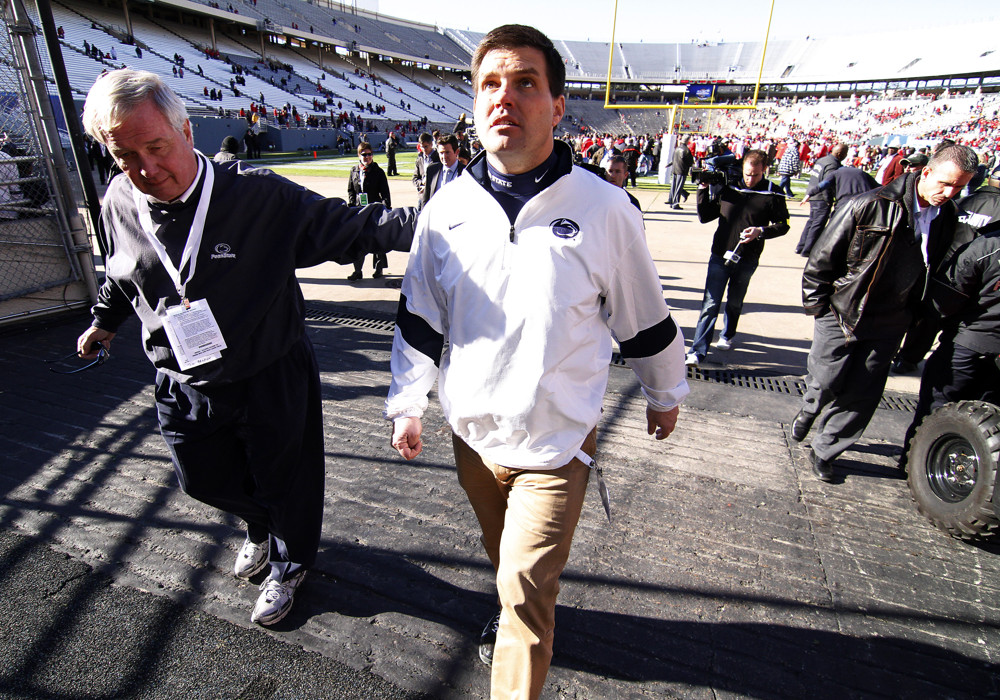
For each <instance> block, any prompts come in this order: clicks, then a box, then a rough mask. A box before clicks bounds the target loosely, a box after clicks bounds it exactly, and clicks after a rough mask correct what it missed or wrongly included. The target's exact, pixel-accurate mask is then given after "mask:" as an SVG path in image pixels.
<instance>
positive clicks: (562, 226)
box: [549, 218, 580, 238]
mask: <svg viewBox="0 0 1000 700" xmlns="http://www.w3.org/2000/svg"><path fill="white" fill-rule="evenodd" d="M549 229H550V230H551V231H552V233H553V234H555V236H556V237H557V238H576V237H577V235H578V234H579V233H580V225H579V224H577V223H576V222H575V221H573V220H572V219H566V218H561V219H555V220H554V221H553V222H552V223H550V224H549Z"/></svg>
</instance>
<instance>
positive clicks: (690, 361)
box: [684, 352, 701, 367]
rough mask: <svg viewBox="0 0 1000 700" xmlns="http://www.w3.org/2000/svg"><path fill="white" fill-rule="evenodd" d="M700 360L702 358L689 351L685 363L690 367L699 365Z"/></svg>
mask: <svg viewBox="0 0 1000 700" xmlns="http://www.w3.org/2000/svg"><path fill="white" fill-rule="evenodd" d="M700 361H701V360H699V359H698V356H697V355H695V354H694V353H693V352H689V353H688V354H687V357H685V358H684V364H685V365H687V366H688V367H697V366H698V363H699V362H700Z"/></svg>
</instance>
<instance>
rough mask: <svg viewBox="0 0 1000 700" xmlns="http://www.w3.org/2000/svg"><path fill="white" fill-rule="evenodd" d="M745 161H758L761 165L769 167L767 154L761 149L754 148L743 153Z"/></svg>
mask: <svg viewBox="0 0 1000 700" xmlns="http://www.w3.org/2000/svg"><path fill="white" fill-rule="evenodd" d="M743 162H744V163H756V164H757V165H760V166H761V167H767V154H766V153H764V151H759V150H757V149H756V148H754V149H752V150H749V151H747V152H746V153H744V154H743Z"/></svg>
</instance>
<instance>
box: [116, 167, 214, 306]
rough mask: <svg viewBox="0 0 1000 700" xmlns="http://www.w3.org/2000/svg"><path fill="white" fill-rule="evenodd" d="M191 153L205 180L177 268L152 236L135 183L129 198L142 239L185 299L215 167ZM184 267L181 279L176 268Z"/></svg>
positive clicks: (145, 204) (145, 206)
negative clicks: (184, 271)
mask: <svg viewBox="0 0 1000 700" xmlns="http://www.w3.org/2000/svg"><path fill="white" fill-rule="evenodd" d="M195 153H196V156H197V157H198V158H200V159H201V161H202V163H203V164H204V169H205V182H204V184H203V185H202V188H201V196H200V197H199V198H198V208H197V209H196V210H195V213H194V221H192V222H191V230H190V231H189V232H188V236H187V240H186V241H185V242H184V251H183V252H182V253H181V264H180V266H179V267H177V266H175V265H174V262H173V260H171V259H170V256H169V255H168V254H167V249H166V247H164V245H163V243H162V242H161V241H160V239H159V238H157V237H156V232H155V229H154V228H153V220H152V217H151V216H150V213H149V207H150V204H149V200H147V199H146V196H145V195H144V194H143V193H142V192H140V191H139V190H138V189H137V188H136V187H135V185H133V186H132V198H133V201H134V202H135V208H136V211H137V212H138V214H139V224H140V226H141V227H142V230H143V233H145V234H146V238H148V239H149V243H150V245H151V246H153V250H155V251H156V256H157V257H158V258H159V259H160V263H162V264H163V267H164V269H165V270H166V271H167V274H168V275H170V280H171V281H172V282H173V283H174V287H175V288H176V289H177V294H179V295H180V297H181V299H186V296H185V293H184V292H185V289H186V288H187V285H188V282H190V281H191V279H192V278H193V277H194V269H195V264H196V263H197V262H198V250H199V249H200V248H201V239H202V236H203V235H204V233H205V220H206V219H207V218H208V205H209V202H210V201H211V199H212V186H213V185H214V184H215V170H214V169H213V168H212V164H211V163H209V162H208V159H207V158H205V156H204V155H202V154H201V153H198V152H197V151H195ZM185 266H186V267H187V269H188V273H187V277H186V278H184V279H183V280H182V279H181V273H180V271H181V270H183V269H184V268H185Z"/></svg>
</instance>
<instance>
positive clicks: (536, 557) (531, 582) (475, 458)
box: [452, 428, 597, 700]
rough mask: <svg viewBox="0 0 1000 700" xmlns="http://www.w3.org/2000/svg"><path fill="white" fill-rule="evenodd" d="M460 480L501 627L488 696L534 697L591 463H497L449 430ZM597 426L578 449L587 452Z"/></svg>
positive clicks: (549, 654) (510, 699)
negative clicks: (478, 532)
mask: <svg viewBox="0 0 1000 700" xmlns="http://www.w3.org/2000/svg"><path fill="white" fill-rule="evenodd" d="M452 442H453V444H454V447H455V464H456V466H457V468H458V481H459V483H460V484H461V485H462V488H464V489H465V492H466V494H468V496H469V502H470V503H471V504H472V509H473V510H474V511H475V513H476V517H477V518H478V519H479V525H480V527H481V528H482V530H483V537H482V542H483V546H484V547H485V548H486V554H487V555H488V556H489V558H490V561H491V562H492V563H493V568H494V569H495V570H496V572H497V593H498V594H499V596H500V606H501V609H502V612H501V615H500V628H499V630H498V631H497V641H496V646H495V647H494V650H493V670H492V675H491V679H490V697H491V698H494V699H502V700H515V699H516V700H534V699H535V698H537V697H538V696H539V695H540V694H541V692H542V686H543V685H544V683H545V676H546V675H547V674H548V672H549V663H550V662H551V660H552V638H553V631H554V629H555V611H556V596H557V595H558V593H559V576H560V574H562V570H563V568H564V567H565V566H566V560H567V559H568V558H569V550H570V545H571V544H572V542H573V532H574V531H575V530H576V524H577V521H578V520H579V519H580V510H581V508H582V507H583V499H584V496H585V495H586V492H587V480H588V478H589V477H590V469H589V467H587V465H585V464H584V463H583V462H581V461H579V460H578V459H574V460H573V461H571V462H570V463H569V464H567V465H565V466H563V467H560V468H559V469H551V470H530V469H514V468H508V467H502V466H500V465H498V464H494V463H492V462H489V461H487V460H485V459H483V458H482V457H481V456H480V455H479V454H478V453H477V452H475V451H474V450H473V449H472V448H471V447H469V446H468V445H467V444H466V443H465V442H464V441H463V440H462V439H461V438H459V437H458V436H457V435H453V436H452ZM596 448H597V430H596V428H595V429H594V430H592V431H591V433H590V435H588V436H587V439H586V440H585V441H584V443H583V446H582V448H581V449H582V450H583V451H584V452H586V453H587V454H590V455H593V454H594V452H595V451H596Z"/></svg>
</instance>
